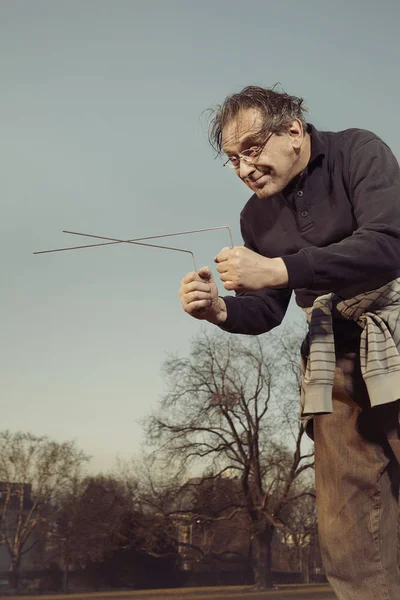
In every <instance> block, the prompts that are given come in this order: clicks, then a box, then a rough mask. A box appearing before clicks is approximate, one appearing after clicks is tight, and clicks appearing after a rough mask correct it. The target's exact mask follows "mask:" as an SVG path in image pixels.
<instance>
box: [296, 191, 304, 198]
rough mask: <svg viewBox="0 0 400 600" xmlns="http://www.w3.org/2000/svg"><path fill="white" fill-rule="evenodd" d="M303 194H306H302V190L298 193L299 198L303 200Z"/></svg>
mask: <svg viewBox="0 0 400 600" xmlns="http://www.w3.org/2000/svg"><path fill="white" fill-rule="evenodd" d="M303 194H304V192H302V191H301V190H299V191H298V192H297V195H298V197H299V198H301V197H302V195H303Z"/></svg>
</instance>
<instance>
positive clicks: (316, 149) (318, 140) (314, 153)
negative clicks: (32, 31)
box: [307, 123, 327, 165]
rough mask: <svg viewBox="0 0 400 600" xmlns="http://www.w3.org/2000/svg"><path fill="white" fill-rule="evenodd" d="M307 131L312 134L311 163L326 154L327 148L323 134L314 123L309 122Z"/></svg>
mask: <svg viewBox="0 0 400 600" xmlns="http://www.w3.org/2000/svg"><path fill="white" fill-rule="evenodd" d="M307 133H309V134H310V136H311V158H310V162H309V163H308V164H309V165H311V164H312V163H313V162H314V161H316V160H317V158H319V157H322V156H325V155H326V150H327V149H326V141H325V139H324V136H323V134H322V133H321V131H318V129H316V128H315V127H314V125H311V123H307Z"/></svg>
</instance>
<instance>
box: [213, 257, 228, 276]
mask: <svg viewBox="0 0 400 600" xmlns="http://www.w3.org/2000/svg"><path fill="white" fill-rule="evenodd" d="M215 268H216V269H217V271H218V273H226V272H227V271H228V270H229V267H228V261H227V260H226V261H225V262H222V263H218V264H217V266H216V267H215Z"/></svg>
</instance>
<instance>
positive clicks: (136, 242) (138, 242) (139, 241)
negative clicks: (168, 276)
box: [33, 225, 233, 271]
mask: <svg viewBox="0 0 400 600" xmlns="http://www.w3.org/2000/svg"><path fill="white" fill-rule="evenodd" d="M217 229H227V230H228V232H229V236H230V241H231V248H233V238H232V232H231V229H230V227H229V226H228V225H219V226H218V227H206V228H204V229H193V230H191V231H177V232H175V233H164V234H161V235H153V236H147V237H141V238H135V239H130V240H121V239H117V238H111V237H105V236H100V235H93V234H90V233H80V232H77V231H66V230H64V231H63V233H68V234H71V235H79V236H83V237H90V238H95V239H100V240H108V241H106V242H103V243H100V244H86V245H83V246H69V247H67V248H56V249H54V250H41V251H40V252H34V253H33V254H49V253H50V252H65V251H67V250H80V249H83V248H94V247H99V246H111V245H113V244H134V245H137V246H148V247H150V248H162V249H164V250H175V251H176V252H186V253H187V254H191V255H192V260H193V265H194V269H195V271H197V267H196V261H195V258H194V254H193V252H191V251H190V250H184V249H182V248H172V247H170V246H159V245H157V244H145V243H143V241H142V240H154V239H158V238H163V237H172V236H176V235H187V234H191V233H201V232H204V231H215V230H217Z"/></svg>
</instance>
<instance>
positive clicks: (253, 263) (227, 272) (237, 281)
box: [214, 246, 288, 291]
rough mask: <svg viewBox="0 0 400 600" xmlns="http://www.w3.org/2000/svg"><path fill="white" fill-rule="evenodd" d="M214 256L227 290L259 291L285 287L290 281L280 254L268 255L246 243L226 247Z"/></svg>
mask: <svg viewBox="0 0 400 600" xmlns="http://www.w3.org/2000/svg"><path fill="white" fill-rule="evenodd" d="M214 260H215V262H216V263H217V271H218V273H220V279H221V281H222V282H223V284H224V288H225V289H226V290H235V291H246V290H248V291H257V290H262V289H264V288H282V287H285V286H286V285H287V283H288V272H287V269H286V266H285V263H284V262H283V260H282V259H281V258H267V257H265V256H261V254H257V252H253V251H252V250H249V248H245V247H244V246H235V247H234V248H223V249H222V250H221V252H220V253H219V254H218V256H216V257H215V259H214Z"/></svg>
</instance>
